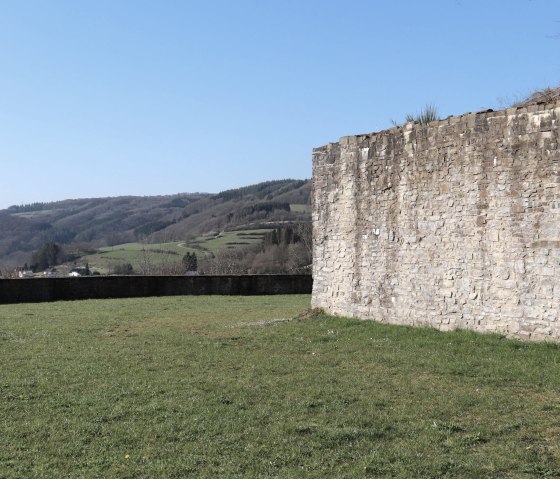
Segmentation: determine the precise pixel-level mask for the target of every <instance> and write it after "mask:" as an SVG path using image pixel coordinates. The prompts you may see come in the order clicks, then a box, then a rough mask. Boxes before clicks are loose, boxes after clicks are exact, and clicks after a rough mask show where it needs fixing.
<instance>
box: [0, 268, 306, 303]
mask: <svg viewBox="0 0 560 479" xmlns="http://www.w3.org/2000/svg"><path fill="white" fill-rule="evenodd" d="M311 283H312V279H311V276H309V275H288V274H286V275H272V274H271V275H243V276H89V277H83V278H36V279H0V304H7V303H37V302H42V301H60V300H75V299H103V298H135V297H146V296H174V295H210V294H221V295H262V294H309V293H310V292H311Z"/></svg>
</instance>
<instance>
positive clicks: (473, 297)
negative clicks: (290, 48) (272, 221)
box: [312, 101, 560, 340]
mask: <svg viewBox="0 0 560 479" xmlns="http://www.w3.org/2000/svg"><path fill="white" fill-rule="evenodd" d="M559 124H560V102H559V101H556V102H554V103H549V104H534V105H530V106H527V107H522V108H510V109H507V110H502V111H487V112H480V113H469V114H466V115H463V116H459V117H449V118H448V119H446V120H441V121H437V122H432V123H429V124H428V125H420V124H417V123H407V124H406V125H404V126H403V127H399V128H393V129H391V130H387V131H382V132H378V133H372V134H366V135H357V136H348V137H343V138H341V139H340V141H339V142H338V143H332V144H329V145H326V146H323V147H321V148H317V149H315V150H314V151H313V213H312V214H313V278H314V284H313V297H312V304H313V306H314V307H321V308H324V309H325V310H326V311H327V312H329V313H331V314H337V315H343V316H350V317H357V318H361V319H372V320H377V321H381V322H386V323H394V324H407V325H423V326H431V327H435V328H438V329H440V330H450V329H455V328H467V329H473V330H477V331H481V332H495V333H500V334H505V335H507V336H511V337H517V338H522V339H535V340H542V339H554V340H558V339H560V326H559V311H560V149H559V146H558V143H559V129H558V127H559Z"/></svg>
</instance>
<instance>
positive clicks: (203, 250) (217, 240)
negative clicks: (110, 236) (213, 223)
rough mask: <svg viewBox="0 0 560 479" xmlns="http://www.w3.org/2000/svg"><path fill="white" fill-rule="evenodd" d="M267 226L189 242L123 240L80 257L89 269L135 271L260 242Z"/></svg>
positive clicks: (201, 237)
mask: <svg viewBox="0 0 560 479" xmlns="http://www.w3.org/2000/svg"><path fill="white" fill-rule="evenodd" d="M268 231H271V230H270V229H260V230H240V231H227V232H223V233H220V234H216V235H206V236H199V237H196V238H194V239H192V240H189V241H172V242H168V243H125V244H118V245H114V246H105V247H103V248H99V249H98V251H97V252H96V253H94V254H89V255H86V256H83V257H82V258H80V261H81V262H84V263H85V262H87V263H88V264H89V266H90V268H91V269H92V270H95V271H99V272H100V273H103V274H106V273H109V272H110V271H111V270H112V268H114V267H115V266H116V265H119V264H123V263H130V264H131V265H132V267H133V268H134V270H135V271H142V267H143V264H144V263H146V262H149V263H152V264H153V265H156V266H157V265H161V264H167V265H168V264H171V263H177V264H181V261H182V259H183V256H184V255H185V254H186V253H195V254H196V255H197V256H198V257H199V258H204V257H205V256H206V255H212V254H216V253H217V252H219V251H221V250H223V249H226V248H236V247H240V246H247V245H252V244H256V243H260V242H262V238H263V235H264V234H265V233H267V232H268Z"/></svg>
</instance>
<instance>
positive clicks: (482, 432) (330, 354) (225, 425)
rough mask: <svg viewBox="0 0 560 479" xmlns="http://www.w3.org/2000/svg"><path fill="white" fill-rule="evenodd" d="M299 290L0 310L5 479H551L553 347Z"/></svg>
mask: <svg viewBox="0 0 560 479" xmlns="http://www.w3.org/2000/svg"><path fill="white" fill-rule="evenodd" d="M308 304H309V296H272V297H266V296H265V297H216V296H214V297H172V298H170V297H167V298H144V299H126V300H101V301H75V302H58V303H48V304H26V305H12V306H0V368H1V369H0V370H1V371H2V373H1V377H0V424H2V430H1V434H0V477H1V478H9V479H29V478H76V477H79V478H84V479H87V478H100V477H107V478H160V477H161V478H175V477H176V478H179V477H197V478H233V477H243V478H257V477H262V478H269V477H279V478H298V479H299V478H321V479H322V478H331V477H332V478H364V477H372V478H377V477H397V478H458V477H460V478H486V477H491V478H494V477H506V478H530V477H559V476H560V347H559V346H558V345H554V344H526V343H520V342H516V341H510V340H505V339H502V338H500V337H498V336H490V335H489V336H480V335H476V334H474V333H470V332H453V333H440V332H437V331H434V330H431V329H413V328H407V327H397V326H388V325H382V324H378V323H374V322H361V321H357V320H351V319H345V318H332V317H325V316H318V317H311V318H308V319H303V320H297V319H296V320H291V321H286V319H288V318H293V317H294V316H295V315H296V314H298V312H300V311H301V310H303V309H304V308H306V307H307V306H308Z"/></svg>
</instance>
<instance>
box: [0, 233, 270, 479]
mask: <svg viewBox="0 0 560 479" xmlns="http://www.w3.org/2000/svg"><path fill="white" fill-rule="evenodd" d="M268 231H271V230H269V229H268V230H243V231H228V232H224V233H222V234H221V235H220V236H217V237H214V236H199V237H198V238H195V239H193V240H190V241H188V242H185V241H174V242H170V243H156V244H145V243H124V244H119V245H115V246H107V247H103V248H99V250H98V252H97V253H95V254H91V255H87V256H84V257H83V258H82V260H81V261H82V262H84V263H85V262H87V263H89V266H90V268H91V269H93V270H96V271H99V272H100V273H108V272H109V271H110V270H111V269H112V268H113V267H114V266H115V265H117V264H122V263H130V264H131V265H132V266H133V268H134V269H135V271H140V270H141V267H142V263H143V262H146V261H150V262H152V263H153V264H161V263H162V262H166V263H167V264H169V263H170V262H173V263H181V261H182V259H183V256H184V255H185V254H186V253H187V252H190V253H196V254H197V256H198V257H199V258H203V257H204V256H205V255H206V254H208V253H212V254H216V253H217V252H218V251H220V250H222V249H224V248H235V247H239V246H245V245H250V244H255V243H260V242H262V239H263V235H264V234H265V233H266V232H268ZM0 479H1V478H0Z"/></svg>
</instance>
